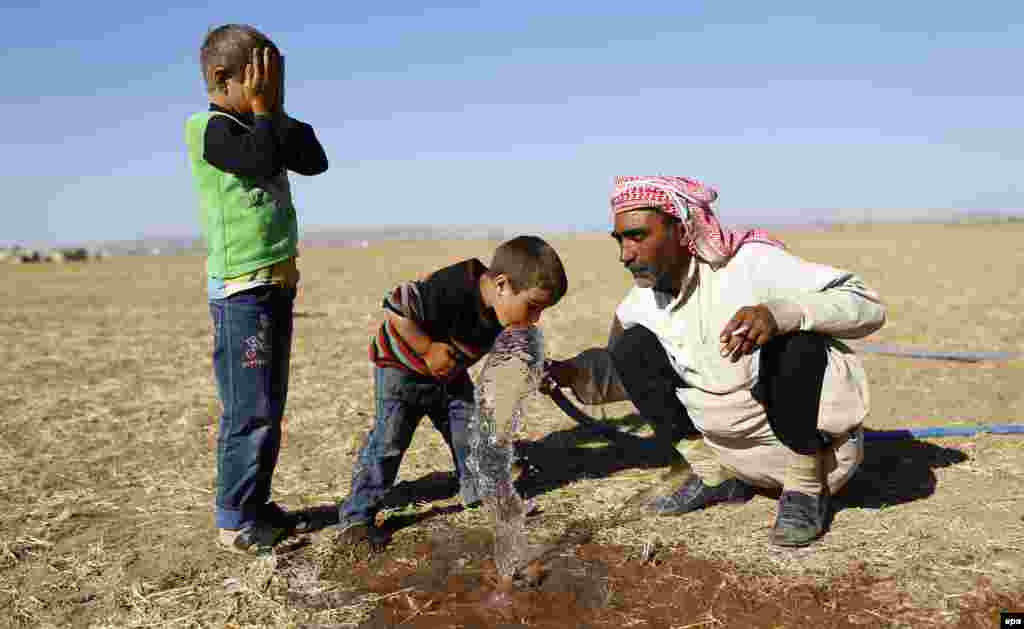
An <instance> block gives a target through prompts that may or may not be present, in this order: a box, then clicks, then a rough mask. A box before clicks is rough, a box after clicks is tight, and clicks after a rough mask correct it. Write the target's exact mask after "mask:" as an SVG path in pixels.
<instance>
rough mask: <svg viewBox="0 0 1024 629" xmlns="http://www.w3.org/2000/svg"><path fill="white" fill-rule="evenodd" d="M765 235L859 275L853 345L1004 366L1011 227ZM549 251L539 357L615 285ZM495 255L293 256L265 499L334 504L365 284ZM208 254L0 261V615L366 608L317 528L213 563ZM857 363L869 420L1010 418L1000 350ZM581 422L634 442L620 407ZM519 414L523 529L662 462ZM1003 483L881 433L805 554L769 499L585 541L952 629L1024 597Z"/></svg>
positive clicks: (421, 444)
mask: <svg viewBox="0 0 1024 629" xmlns="http://www.w3.org/2000/svg"><path fill="white" fill-rule="evenodd" d="M782 235H783V237H784V238H785V239H786V240H787V242H788V243H789V244H790V247H791V249H793V250H794V251H795V252H796V253H798V254H800V255H802V256H804V257H806V258H808V259H812V260H817V261H822V262H826V263H830V264H833V265H835V266H840V267H846V268H851V269H854V270H856V271H858V272H859V273H860V274H861V275H863V276H864V277H865V279H866V280H867V281H868V283H869V284H871V285H872V286H875V287H877V288H878V289H879V290H880V291H881V293H882V294H883V296H884V298H885V299H886V301H887V303H888V305H889V312H890V319H889V323H888V325H887V326H886V328H884V329H883V330H882V332H881V333H879V334H878V335H877V336H876V337H875V338H874V339H873V340H877V341H879V342H886V343H893V344H905V345H915V346H927V347H933V348H938V349H947V350H957V349H977V350H996V349H998V350H1007V351H1014V350H1015V351H1024V338H1022V335H1021V332H1022V325H1021V322H1020V321H1021V319H1020V314H1019V312H1020V309H1021V308H1022V307H1024V284H1022V283H1021V282H1020V280H1019V278H1020V277H1021V276H1024V249H1022V248H1021V247H1020V246H1019V242H1020V241H1021V238H1022V236H1024V226H1022V225H1019V224H1009V225H966V226H938V225H928V226H900V225H887V226H860V227H848V228H836V229H832V230H828V231H802V232H791V233H784V234H782ZM552 242H553V243H554V244H555V245H556V247H557V248H558V249H559V251H560V253H561V255H562V257H563V259H564V260H565V263H566V266H567V270H568V272H569V276H570V292H569V295H568V296H567V298H566V299H565V300H564V301H563V302H562V303H561V304H560V305H559V306H558V307H556V308H555V309H553V310H552V311H551V312H550V313H547V314H545V318H544V322H543V324H544V327H545V334H546V338H547V342H548V352H549V354H551V355H552V356H556V357H559V356H566V355H569V354H572V353H575V352H576V351H579V350H580V349H583V348H585V347H589V346H593V345H597V344H601V343H603V341H604V339H605V337H606V335H607V331H608V325H609V321H610V315H611V312H612V311H613V308H614V306H615V304H616V302H617V300H618V299H619V298H620V297H621V296H622V294H624V292H625V290H626V289H627V287H628V281H629V280H628V277H627V276H626V274H625V273H624V272H623V271H622V270H621V268H619V266H618V264H617V262H616V258H615V248H614V244H613V243H612V242H611V241H610V239H608V238H607V237H601V236H597V237H586V238H576V239H572V240H557V239H553V240H552ZM495 244H496V243H491V242H415V243H412V242H410V243H385V244H380V245H373V246H371V247H370V248H368V249H349V250H345V249H331V250H312V251H306V252H304V253H303V257H302V259H301V268H302V272H303V284H302V286H303V289H302V294H301V296H300V300H299V302H298V304H297V312H298V316H297V319H296V340H295V347H294V351H293V364H292V377H291V393H290V395H289V402H288V419H289V423H288V426H289V430H288V442H287V446H286V447H285V449H284V451H283V453H282V458H281V463H280V465H279V467H278V470H277V473H276V477H275V492H276V497H277V499H278V500H280V501H281V502H283V503H285V504H286V505H288V506H291V507H300V506H307V507H308V506H317V505H323V504H325V503H331V502H333V501H335V500H336V499H338V498H339V497H341V496H343V495H344V494H345V493H346V492H347V483H348V476H349V471H350V468H351V463H352V460H353V457H354V455H355V453H356V449H357V448H358V446H359V445H360V443H361V441H362V435H363V434H364V433H365V431H366V430H367V429H368V427H369V423H370V413H371V411H372V407H373V404H372V402H373V401H372V387H371V382H370V370H369V366H368V364H367V361H366V342H367V339H368V336H369V333H370V332H371V330H372V329H373V327H374V325H375V323H376V318H377V316H378V306H379V303H380V299H381V297H382V295H383V293H384V291H385V290H387V289H388V288H389V287H391V286H392V285H393V284H395V283H396V282H398V281H401V280H404V279H407V278H410V277H416V276H419V275H422V274H424V273H426V272H429V271H430V270H432V269H434V268H437V267H439V266H442V265H444V264H448V263H450V262H453V261H456V260H458V259H462V258H465V257H469V256H478V257H481V258H483V259H489V257H490V252H491V251H492V249H493V246H494V245H495ZM202 265H203V261H202V260H201V259H199V258H133V259H114V260H108V261H104V262H102V263H96V264H70V265H63V266H37V265H22V266H19V267H3V270H2V273H3V274H4V281H3V282H2V283H0V334H2V335H3V338H2V341H3V342H2V344H0V347H2V349H0V364H2V365H3V367H2V377H0V409H2V410H3V420H2V422H0V625H7V626H14V627H47V626H72V625H75V626H93V627H114V626H116V627H198V626H203V627H206V626H215V627H246V626H259V627H263V626H270V627H295V626H303V625H304V626H310V627H314V626H322V627H328V626H354V625H356V624H358V623H359V622H361V621H362V620H363V619H365V618H366V617H367V615H368V613H369V611H370V610H371V609H372V608H373V607H374V605H375V604H376V603H377V602H378V599H377V598H375V597H373V596H370V595H368V594H366V593H359V592H358V591H357V590H358V588H356V587H355V585H356V584H348V585H346V586H344V587H343V586H342V585H339V583H340V582H338V581H330V580H324V579H321V577H322V576H323V575H322V571H323V570H324V569H328V568H330V562H331V561H333V559H332V553H333V550H332V549H331V547H330V539H329V538H330V536H329V535H323V536H313V539H312V545H311V546H310V547H308V548H304V549H302V548H300V549H297V550H294V551H293V552H292V553H287V554H281V555H279V556H276V557H274V558H271V559H267V560H260V561H251V560H246V559H245V558H237V557H235V556H232V555H226V554H220V553H218V551H216V550H215V549H214V547H213V544H212V541H213V538H214V532H213V528H212V518H211V501H212V488H213V482H214V465H213V453H212V450H211V448H210V445H209V432H210V427H211V426H212V425H213V423H214V422H215V421H216V415H217V414H218V413H219V404H218V402H217V399H216V392H215V389H214V385H213V381H212V375H211V366H210V358H209V352H210V345H211V339H210V336H211V330H210V323H209V314H208V312H207V309H206V305H205V296H204V285H203V282H202ZM865 363H866V365H867V368H868V373H869V376H870V378H871V380H872V385H873V390H872V394H873V412H872V414H871V416H870V418H869V425H870V426H871V427H872V428H894V427H905V426H932V425H945V424H949V423H955V422H959V421H969V422H975V421H977V422H1021V421H1024V413H1022V409H1024V397H1022V396H1024V393H1022V392H1024V363H1022V362H1020V361H1017V362H1010V363H999V364H993V365H980V366H963V365H955V364H947V363H938V364H926V363H923V362H920V361H912V360H908V359H900V358H891V357H881V356H874V355H871V356H866V357H865ZM587 410H588V411H589V412H590V413H591V414H592V415H597V416H602V415H603V416H605V417H606V418H608V419H609V420H612V421H620V422H621V425H622V426H623V427H624V428H628V429H630V430H635V431H636V432H637V434H638V435H641V436H642V435H645V434H648V433H647V432H646V431H645V430H644V429H642V427H638V426H636V425H635V422H634V418H633V417H632V415H631V411H632V409H631V407H630V406H629V405H628V404H619V405H612V406H609V407H605V408H603V409H599V408H589V409H587ZM528 418H529V427H528V430H529V432H528V438H529V439H531V440H533V441H534V444H533V446H532V451H531V454H532V455H534V456H536V457H537V459H538V461H540V462H541V463H543V465H542V472H543V473H542V483H541V485H540V486H539V489H538V491H539V494H538V495H537V497H536V499H537V502H538V504H539V506H540V507H541V509H542V510H543V513H542V515H541V516H539V517H538V518H535V519H534V520H533V522H534V524H532V527H533V530H534V531H535V533H534V534H535V535H537V536H538V537H550V538H555V537H557V536H558V535H559V534H560V532H561V531H562V530H563V529H564V528H565V527H566V523H568V522H571V521H580V520H590V521H593V520H601V519H603V518H605V517H606V516H608V515H609V514H610V513H612V512H613V511H615V510H616V509H617V508H618V507H619V505H621V504H623V502H625V500H626V499H627V498H628V497H629V496H631V495H632V494H634V493H635V492H636V491H638V490H639V489H641V488H643V487H645V486H648V485H650V484H651V483H652V482H653V481H655V480H656V479H657V477H658V475H659V474H661V473H662V471H663V470H661V469H657V468H652V467H650V465H649V464H647V463H645V461H644V450H643V447H642V444H641V445H621V446H620V447H613V446H610V445H609V444H606V443H605V442H603V441H601V440H599V439H597V438H595V437H593V436H592V435H590V434H588V433H587V432H585V431H582V430H580V429H578V428H577V427H576V426H575V425H574V424H573V422H572V421H571V420H569V419H568V418H567V417H565V416H564V415H563V414H562V413H561V412H560V411H559V410H558V409H557V408H556V407H555V406H554V405H553V404H552V403H551V402H550V401H548V400H546V399H540V398H538V399H534V400H533V401H532V402H531V404H530V408H529V414H528ZM446 452H447V450H446V449H445V448H444V446H443V444H442V442H441V440H440V437H439V436H438V435H437V434H436V433H435V431H433V430H432V429H430V428H429V427H425V428H423V429H421V431H419V432H418V433H417V435H416V439H415V440H414V443H413V448H412V450H411V451H410V453H409V455H408V457H407V459H406V461H405V462H404V463H403V467H402V470H401V479H404V480H406V481H415V480H416V479H422V478H424V477H429V475H430V474H432V473H436V472H438V471H445V470H447V469H448V468H449V467H450V463H449V462H447V460H446V459H447V454H446ZM438 453H445V454H441V455H439V454H438ZM442 461H444V462H443V463H442ZM1022 480H1024V454H1022V448H1021V440H1020V439H1019V438H1017V437H1006V436H1000V437H995V436H980V437H978V438H973V439H945V440H934V441H930V442H918V443H912V444H905V443H904V444H884V445H882V444H879V445H877V446H874V447H871V448H870V451H869V454H868V460H867V461H866V464H865V467H864V469H863V470H862V472H861V474H860V475H859V476H858V477H857V478H856V479H855V481H854V483H853V484H852V485H851V487H850V491H849V492H847V494H848V495H847V496H845V497H844V505H845V507H844V508H843V509H842V510H841V511H840V512H839V513H838V514H837V516H836V519H835V523H834V525H833V529H832V531H831V532H830V533H829V535H828V536H827V537H826V538H825V539H824V540H823V541H822V542H821V543H820V544H817V545H815V546H813V547H811V548H810V549H806V550H801V551H796V552H791V551H786V552H783V551H780V550H778V549H775V548H773V547H771V546H770V545H769V544H768V542H767V539H768V530H769V527H770V525H771V522H772V518H773V515H774V504H773V501H772V500H770V499H768V498H765V497H759V498H757V499H755V500H754V501H752V502H750V503H748V504H746V505H743V506H740V507H735V508H720V509H711V510H708V511H707V512H702V513H699V514H694V515H692V516H689V517H686V518H683V519H643V520H639V521H634V522H630V523H626V524H622V525H621V526H613V527H607V528H603V529H599V530H598V531H597V532H596V538H595V541H597V542H601V543H604V544H613V545H621V546H622V547H624V548H625V549H627V550H624V551H623V552H624V555H627V556H628V555H631V554H633V555H635V557H637V558H638V557H641V556H642V555H643V554H644V553H645V552H647V553H649V552H650V551H651V549H654V548H657V549H670V548H672V547H675V546H679V545H681V544H684V545H685V546H686V548H687V550H688V552H689V553H690V554H691V555H693V556H695V557H702V558H708V559H712V560H716V561H724V562H727V563H728V564H730V565H733V566H734V567H735V574H736V575H737V577H736V578H737V579H739V578H741V577H742V579H743V583H744V587H748V588H753V589H752V591H755V590H763V591H764V592H780V591H783V590H784V589H785V588H786V587H789V586H790V585H793V584H800V583H817V584H822V583H828V582H830V581H835V580H840V581H841V580H842V579H844V578H846V577H847V575H849V574H850V573H851V571H852V570H857V571H862V572H866V573H868V574H871V575H872V576H873V577H877V578H881V579H890V580H889V581H885V586H884V587H880V588H878V589H877V591H875V592H874V596H875V597H876V598H877V600H878V603H879V609H882V608H884V609H886V610H888V611H887V613H888V614H889V615H888V618H889V621H888V622H890V623H891V624H892V625H893V626H900V624H901V623H903V625H904V626H911V625H914V624H917V622H918V621H922V620H923V619H929V620H928V622H931V623H935V622H937V619H939V620H943V621H946V622H950V623H952V622H955V621H956V620H957V618H958V610H959V609H960V606H961V605H963V604H964V603H965V601H967V602H969V601H971V600H972V597H977V596H980V594H979V588H982V589H983V590H984V591H985V592H1018V593H1019V592H1021V591H1024V559H1022V558H1024V521H1022V516H1024V500H1022V497H1024V483H1022V482H1021V481H1022ZM453 504H455V500H454V499H453V498H446V499H442V500H439V501H435V502H434V503H432V504H412V505H405V506H400V505H399V506H396V508H395V511H394V512H393V513H392V515H393V516H395V517H396V519H402V518H404V519H406V520H408V521H414V520H419V521H418V522H417V523H416V524H415V525H413V526H409V527H407V528H402V529H401V530H400V531H398V533H397V535H396V538H395V545H396V552H401V549H402V548H403V547H404V546H403V544H404V543H406V542H408V543H412V542H413V541H415V540H418V539H422V538H423V536H425V535H427V532H428V531H430V530H432V529H437V528H440V527H454V528H456V529H459V528H466V529H470V528H473V527H479V526H484V525H485V524H486V521H485V519H484V515H483V514H482V513H480V512H478V511H470V512H459V511H455V510H452V512H451V513H447V512H438V511H437V510H436V508H439V507H443V506H446V505H453ZM432 508H433V509H435V510H434V511H431V509H432ZM645 546H646V550H645ZM657 552H662V551H661V550H659V551H657ZM625 559H626V557H625V556H624V557H623V560H625ZM1018 600H1019V599H1018ZM893 613H895V614H896V615H893ZM716 622H717V621H716ZM684 624H685V623H684ZM726 624H727V623H726ZM868 624H870V623H868ZM878 624H879V625H883V626H884V624H885V623H882V622H881V621H879V622H878Z"/></svg>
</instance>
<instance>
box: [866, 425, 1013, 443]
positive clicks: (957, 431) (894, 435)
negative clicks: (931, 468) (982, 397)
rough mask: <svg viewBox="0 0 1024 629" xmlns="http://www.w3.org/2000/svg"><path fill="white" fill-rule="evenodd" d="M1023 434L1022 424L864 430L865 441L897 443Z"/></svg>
mask: <svg viewBox="0 0 1024 629" xmlns="http://www.w3.org/2000/svg"><path fill="white" fill-rule="evenodd" d="M981 433H988V434H992V435H1021V434H1024V424H978V425H976V426H945V427H935V428H898V429H895V430H865V431H864V440H865V441H899V440H902V439H933V438H935V437H973V436H974V435H977V434H981Z"/></svg>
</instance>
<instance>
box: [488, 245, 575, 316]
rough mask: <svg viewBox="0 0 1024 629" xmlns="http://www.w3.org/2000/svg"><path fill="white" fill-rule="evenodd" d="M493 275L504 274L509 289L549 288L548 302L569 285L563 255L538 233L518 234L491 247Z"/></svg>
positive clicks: (516, 290)
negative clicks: (559, 254)
mask: <svg viewBox="0 0 1024 629" xmlns="http://www.w3.org/2000/svg"><path fill="white" fill-rule="evenodd" d="M488 271H489V272H490V274H491V275H492V276H496V275H504V276H505V277H507V278H508V283H509V285H511V286H512V290H514V291H515V292H517V293H518V292H520V291H523V290H529V289H531V288H540V289H542V290H546V291H550V292H551V297H552V301H551V305H554V304H556V303H558V300H560V299H561V298H562V297H564V296H565V292H566V291H567V290H568V288H569V282H568V280H567V279H566V276H565V267H563V266H562V259H561V258H559V257H558V253H557V252H556V251H555V249H554V247H552V246H551V245H549V244H548V243H546V242H545V241H544V240H543V239H542V238H538V237H537V236H517V237H515V238H513V239H512V240H509V241H507V242H504V243H502V244H501V245H500V246H499V247H498V248H497V249H495V250H494V258H493V259H492V261H491V268H490V269H488Z"/></svg>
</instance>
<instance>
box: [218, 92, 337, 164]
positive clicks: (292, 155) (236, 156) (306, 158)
mask: <svg viewBox="0 0 1024 629" xmlns="http://www.w3.org/2000/svg"><path fill="white" fill-rule="evenodd" d="M210 111H218V112H221V113H225V114H228V115H230V116H232V117H234V118H237V119H238V120H240V121H241V122H243V123H245V124H247V125H249V126H250V128H249V129H247V128H245V127H244V126H242V125H240V124H238V122H235V121H234V120H232V119H231V118H228V117H227V116H213V117H212V118H210V121H209V123H207V125H206V135H205V136H204V138H203V159H205V160H206V161H207V162H209V163H210V164H211V165H213V166H214V167H216V168H219V169H220V170H223V171H225V172H229V173H231V174H233V175H238V176H239V177H250V178H258V179H267V178H270V177H273V176H274V175H276V174H277V173H279V172H281V169H282V168H287V169H288V170H291V171H294V172H297V173H299V174H300V175H307V176H310V175H319V174H320V173H322V172H324V171H326V170H327V155H326V153H324V148H323V147H322V146H321V145H320V141H319V140H318V139H317V138H316V133H315V132H314V131H313V127H311V126H310V125H308V124H306V123H305V122H299V121H298V120H295V119H294V118H290V117H288V116H274V115H264V116H253V115H251V114H250V115H244V114H237V113H234V112H231V111H228V110H226V109H224V108H222V107H218V106H217V105H214V104H211V105H210Z"/></svg>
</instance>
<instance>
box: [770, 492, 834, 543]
mask: <svg viewBox="0 0 1024 629" xmlns="http://www.w3.org/2000/svg"><path fill="white" fill-rule="evenodd" d="M828 516H829V497H828V494H827V493H826V494H823V495H821V496H812V495H810V494H805V493H801V492H798V491H784V492H782V497H781V498H779V513H778V515H777V516H776V518H775V527H774V528H773V529H772V543H773V544H775V545H776V546H807V545H808V544H810V543H811V542H813V541H814V540H816V539H818V538H819V537H821V536H822V535H823V534H824V533H825V527H826V525H827V524H828Z"/></svg>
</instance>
